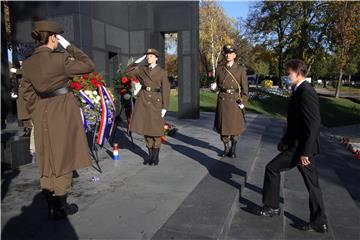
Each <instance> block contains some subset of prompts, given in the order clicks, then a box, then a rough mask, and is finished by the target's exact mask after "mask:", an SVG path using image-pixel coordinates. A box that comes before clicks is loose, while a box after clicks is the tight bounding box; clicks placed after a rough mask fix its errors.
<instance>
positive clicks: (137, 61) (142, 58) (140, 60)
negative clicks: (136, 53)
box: [135, 54, 146, 63]
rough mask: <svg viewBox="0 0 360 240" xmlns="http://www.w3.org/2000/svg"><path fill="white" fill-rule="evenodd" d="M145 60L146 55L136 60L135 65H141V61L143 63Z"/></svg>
mask: <svg viewBox="0 0 360 240" xmlns="http://www.w3.org/2000/svg"><path fill="white" fill-rule="evenodd" d="M145 58H146V54H145V55H144V56H142V57H141V58H138V59H137V60H136V61H135V63H141V62H142V61H144V59H145Z"/></svg>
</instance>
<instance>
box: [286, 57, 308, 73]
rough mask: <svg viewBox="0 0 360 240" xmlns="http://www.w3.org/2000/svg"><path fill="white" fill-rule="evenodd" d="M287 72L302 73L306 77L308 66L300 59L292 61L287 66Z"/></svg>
mask: <svg viewBox="0 0 360 240" xmlns="http://www.w3.org/2000/svg"><path fill="white" fill-rule="evenodd" d="M285 70H286V71H288V70H293V71H294V72H297V73H300V74H301V75H302V76H304V77H305V76H306V72H307V66H306V64H305V63H304V61H302V60H300V59H291V60H289V61H288V62H287V63H286V65H285Z"/></svg>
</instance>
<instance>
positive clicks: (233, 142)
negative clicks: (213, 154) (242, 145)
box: [229, 141, 237, 158]
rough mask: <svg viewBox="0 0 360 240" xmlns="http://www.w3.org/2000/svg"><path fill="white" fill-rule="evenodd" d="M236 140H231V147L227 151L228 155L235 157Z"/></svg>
mask: <svg viewBox="0 0 360 240" xmlns="http://www.w3.org/2000/svg"><path fill="white" fill-rule="evenodd" d="M236 144H237V142H236V141H231V149H230V152H229V157H231V158H236Z"/></svg>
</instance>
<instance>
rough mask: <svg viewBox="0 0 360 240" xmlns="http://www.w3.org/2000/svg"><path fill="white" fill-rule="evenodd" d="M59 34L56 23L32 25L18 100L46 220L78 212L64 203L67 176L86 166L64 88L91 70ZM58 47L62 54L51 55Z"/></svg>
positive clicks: (73, 107)
mask: <svg viewBox="0 0 360 240" xmlns="http://www.w3.org/2000/svg"><path fill="white" fill-rule="evenodd" d="M63 32H64V30H63V28H62V27H61V26H60V25H59V24H58V23H56V22H53V21H37V22H34V23H33V30H32V32H31V36H32V38H34V39H35V40H36V41H37V43H38V45H39V46H38V47H37V48H36V49H35V51H34V52H33V54H32V55H31V56H30V57H29V58H27V59H26V60H25V61H24V62H23V79H22V85H23V88H24V95H23V98H24V99H23V100H24V103H25V106H26V108H27V110H28V112H29V114H30V117H31V120H32V122H33V124H34V127H35V129H36V131H35V145H36V153H37V160H38V167H39V172H40V186H41V189H42V192H43V194H44V195H45V197H46V201H47V203H48V217H49V219H61V218H65V217H66V216H67V215H72V214H75V213H76V212H77V211H78V207H77V205H76V204H68V203H67V193H68V192H69V191H70V186H71V181H72V172H73V170H75V169H79V168H83V167H87V166H90V165H91V161H90V155H89V147H88V143H87V139H86V136H85V131H84V126H83V123H82V119H81V116H80V109H79V103H78V100H77V99H76V98H75V97H74V94H73V93H72V91H71V89H70V88H69V86H70V82H71V79H72V78H73V77H74V76H76V75H80V74H85V73H89V72H91V71H92V70H93V69H94V67H95V65H94V63H93V62H92V61H91V59H90V58H89V57H88V56H87V55H86V54H85V53H83V52H82V51H81V50H80V49H78V48H77V47H75V46H74V45H72V44H70V43H69V42H68V41H67V40H65V38H63V37H62V36H61V35H58V34H60V33H63ZM58 43H60V44H61V45H62V46H63V47H64V48H65V49H66V52H60V51H57V50H56V49H57V47H58Z"/></svg>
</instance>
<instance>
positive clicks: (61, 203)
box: [54, 194, 79, 220]
mask: <svg viewBox="0 0 360 240" xmlns="http://www.w3.org/2000/svg"><path fill="white" fill-rule="evenodd" d="M54 203H55V219H57V220H59V219H63V218H66V216H68V215H73V214H75V213H77V212H78V211H79V208H78V206H77V205H76V204H75V203H72V204H68V203H67V194H65V195H63V196H55V197H54Z"/></svg>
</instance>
